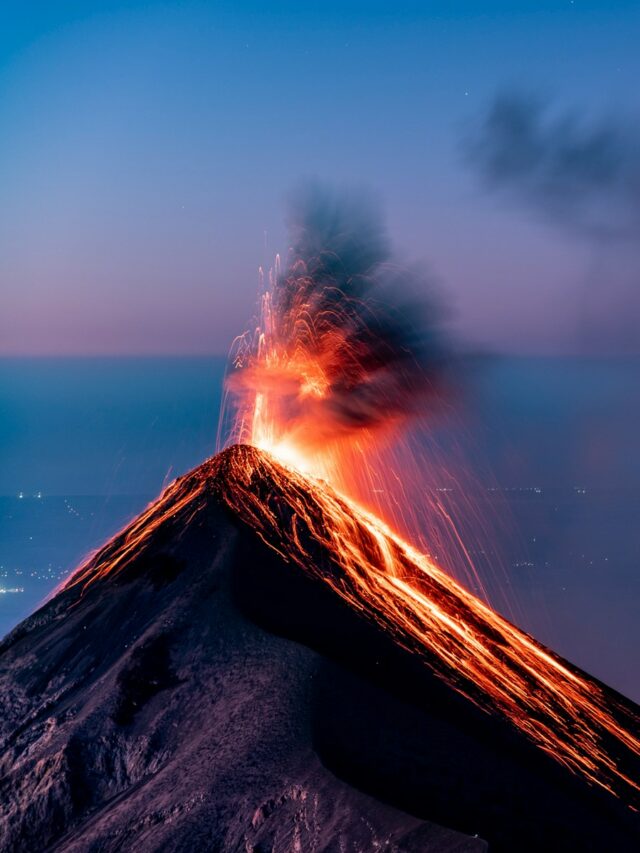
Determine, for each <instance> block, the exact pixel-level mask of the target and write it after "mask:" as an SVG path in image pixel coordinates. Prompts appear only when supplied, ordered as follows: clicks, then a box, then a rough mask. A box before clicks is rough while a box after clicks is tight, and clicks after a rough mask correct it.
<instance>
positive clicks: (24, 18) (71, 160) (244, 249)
mask: <svg viewBox="0 0 640 853" xmlns="http://www.w3.org/2000/svg"><path fill="white" fill-rule="evenodd" d="M87 10H90V11H87ZM639 36H640V5H639V4H638V3H637V2H628V3H625V2H617V3H616V2H613V3H612V2H607V3H605V2H582V0H575V2H573V0H558V2H548V0H538V2H535V3H533V2H521V3H515V2H509V3H507V2H482V3H481V2H465V3H463V2H420V3H403V2H399V3H398V2H396V3H377V2H371V0H370V2H367V3H364V2H363V3H354V2H349V0H343V2H340V3H337V2H332V0H329V2H323V3H314V4H305V3H287V2H270V3H268V4H266V3H265V4H259V3H250V2H235V3H230V2H224V3H213V2H211V3H192V2H184V3H178V2H165V3H155V2H147V3H141V2H100V0H97V2H92V3H90V4H87V3H81V2H61V0H50V2H42V3H37V2H31V3H29V2H19V3H18V2H5V3H3V4H2V10H1V11H0V127H1V128H2V133H1V134H0V180H1V183H2V192H3V204H2V206H1V207H0V286H1V288H2V310H1V311H0V354H5V355H21V354H56V355H62V354H73V355H84V354H97V353H99V354H136V353H138V354H150V353H158V354H167V355H168V354H176V353H181V354H187V353H194V354H197V353H201V354H206V353H214V354H215V353H218V354H221V353H225V352H226V351H227V349H228V346H229V344H230V342H231V339H232V338H233V337H234V335H236V334H237V333H238V332H240V331H242V329H243V328H244V326H245V324H246V322H247V319H248V317H249V315H250V313H251V310H252V306H253V303H254V299H255V294H256V289H257V281H258V277H257V268H258V266H259V265H260V264H267V265H268V264H269V263H270V262H271V260H272V258H273V256H274V254H275V252H277V251H281V252H285V251H286V248H287V241H286V232H285V229H284V226H283V217H284V211H285V203H286V198H287V195H288V193H289V192H290V191H291V190H292V189H295V187H296V186H297V185H298V184H299V182H300V181H302V180H305V179H308V178H317V179H319V180H321V181H325V182H327V183H332V184H338V185H344V184H348V185H354V186H363V187H366V188H368V189H371V190H373V191H374V192H375V193H377V195H378V196H379V198H380V200H381V202H382V204H383V206H384V208H385V209H386V211H387V216H388V224H389V229H390V233H391V235H392V238H393V240H394V243H395V246H396V249H397V250H398V252H399V253H400V256H401V257H403V258H406V260H407V262H412V261H415V260H419V261H424V262H426V263H427V265H428V267H429V269H430V270H431V272H432V277H433V279H434V281H435V282H436V283H437V284H438V285H439V286H440V287H441V288H442V289H443V291H444V293H445V295H446V298H447V299H448V301H449V303H450V307H451V312H450V313H451V318H452V324H453V326H454V328H455V330H456V331H457V332H458V333H459V335H460V336H461V338H462V339H463V340H464V341H466V342H468V343H469V344H471V345H480V346H482V347H489V348H491V349H495V350H498V351H507V352H517V353H534V354H549V353H554V354H562V353H588V354H602V353H605V354H609V353H630V352H637V351H638V348H639V346H640V345H639V344H638V340H637V334H636V329H637V320H638V317H639V316H640V309H639V297H638V292H639V290H640V287H639V286H638V284H639V282H640V258H639V253H638V249H637V248H636V247H637V245H638V243H640V241H638V239H637V238H638V236H639V235H640V154H639V153H638V152H639V151H640V147H638V145H637V144H636V143H637V141H638V138H639V135H640V131H639V129H638V128H639V119H640V114H639V111H638V105H637V81H638V79H639V75H640V54H639V53H638V50H637V45H638V42H639Z"/></svg>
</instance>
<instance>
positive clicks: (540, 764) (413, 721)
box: [0, 447, 640, 853]
mask: <svg viewBox="0 0 640 853" xmlns="http://www.w3.org/2000/svg"><path fill="white" fill-rule="evenodd" d="M387 558H388V560H389V561H390V563H389V571H386V570H385V569H384V566H383V565H381V564H380V559H383V560H384V559H387ZM367 561H369V564H368V565H365V564H366V563H367ZM371 561H373V562H371ZM419 569H420V561H419V559H417V558H414V556H413V555H412V553H411V552H410V551H407V550H406V549H405V548H404V546H403V545H402V543H400V544H398V542H396V541H395V540H393V537H389V536H387V534H386V533H385V532H384V531H383V530H382V529H381V528H379V526H377V525H376V524H373V523H369V521H368V520H367V518H366V514H362V513H360V511H359V510H358V511H356V509H355V508H352V507H350V506H349V505H348V504H347V503H346V502H344V501H343V500H342V499H340V498H339V497H338V496H335V495H333V494H332V493H331V492H330V490H325V489H324V487H322V486H320V485H314V484H313V483H311V482H309V481H308V480H306V479H305V478H303V477H300V476H297V475H293V474H291V472H288V471H286V470H285V469H283V468H281V467H280V466H279V465H277V463H275V462H274V461H273V460H272V459H271V458H270V457H267V456H265V455H264V454H261V453H260V452H259V451H256V450H255V449H252V448H248V447H234V448H230V449H229V450H227V451H225V453H223V454H220V455H219V456H218V457H215V458H214V459H213V460H210V461H209V462H207V463H205V464H204V465H202V466H200V467H199V468H197V469H196V470H194V471H193V472H191V473H190V474H188V475H187V476H185V477H183V478H181V479H180V480H178V481H176V483H174V484H173V485H171V486H170V487H169V488H168V489H167V490H166V492H165V493H164V494H163V496H162V497H161V498H160V499H159V500H158V501H157V502H156V503H155V504H153V505H152V506H151V507H150V508H149V509H148V510H147V511H146V512H144V513H143V514H142V515H141V516H140V517H139V518H138V519H136V520H135V521H134V522H133V523H132V524H131V525H130V526H129V527H128V528H127V529H126V530H125V531H124V532H123V533H122V534H121V535H119V536H118V537H116V538H115V539H114V540H112V542H110V543H109V544H108V545H107V546H105V548H104V549H102V551H101V552H99V553H98V554H97V555H96V556H95V558H93V559H92V560H91V561H89V563H87V565H86V566H84V567H83V568H82V569H81V570H79V572H77V573H76V575H75V576H74V577H73V578H72V580H71V581H70V583H69V584H68V585H67V587H66V588H65V589H64V590H63V591H61V592H60V593H59V594H58V595H57V596H56V597H55V598H54V599H53V600H52V601H51V602H49V604H47V605H46V606H45V607H44V608H42V609H41V610H40V611H38V612H37V613H36V614H34V616H32V617H31V618H30V619H28V620H26V621H25V622H24V623H22V625H20V626H19V627H18V628H17V629H16V630H15V631H14V632H13V633H12V634H11V635H9V637H7V638H6V640H5V641H4V643H3V644H2V646H1V647H0V696H1V697H2V702H3V706H4V711H5V713H4V715H3V719H2V721H1V724H0V738H1V742H0V751H1V752H0V754H1V756H2V757H1V759H0V775H1V779H2V781H1V782H0V785H1V787H0V831H2V833H3V836H2V844H1V846H2V849H5V848H6V849H8V850H12V849H15V850H33V849H47V848H48V849H58V850H63V849H64V850H65V851H66V850H82V851H85V850H96V851H98V850H100V851H102V850H104V851H111V850H121V849H127V850H128V849H133V848H137V849H139V850H140V851H147V850H185V851H186V850H190V851H191V850H196V851H197V850H220V851H235V850H242V851H245V850H254V851H268V850H271V851H277V853H280V851H283V853H286V851H289V850H291V851H294V850H295V851H300V853H306V851H320V850H336V851H341V850H345V851H347V850H353V851H357V850H360V851H369V850H376V849H386V850H394V849H396V850H408V851H411V850H416V851H418V850H419V851H440V850H442V851H445V850H460V851H461V850H482V849H486V845H485V843H484V842H483V841H481V840H480V839H476V838H473V837H472V836H474V835H475V834H479V835H480V836H481V837H482V838H486V839H488V841H489V843H490V849H491V850H492V851H518V853H523V851H533V850H535V851H542V850H545V851H546V850H551V851H553V850H581V851H588V850H593V851H602V850H616V851H621V853H624V851H635V850H637V849H639V845H640V833H639V831H638V823H637V814H634V813H633V812H631V811H630V810H629V809H628V808H627V804H626V802H625V801H624V797H626V796H633V795H634V791H635V790H636V788H635V786H636V784H637V781H638V777H639V774H638V773H637V770H638V766H637V762H636V753H635V752H634V749H635V734H634V732H633V731H632V729H631V728H630V727H631V726H632V724H633V721H634V720H635V719H636V717H635V714H636V711H637V709H635V708H634V707H633V706H632V703H629V702H628V701H627V700H624V698H623V697H620V696H618V695H617V694H614V693H613V692H612V691H609V690H607V688H606V687H605V686H604V685H600V684H598V683H597V682H595V681H594V680H593V679H590V678H589V677H588V676H586V675H585V674H584V673H580V671H579V670H577V669H575V668H573V667H571V665H570V664H568V663H567V662H566V661H562V660H561V659H560V658H557V656H554V655H553V654H552V653H551V652H548V651H547V650H544V649H542V647H539V646H537V644H535V642H534V641H532V640H531V639H530V638H527V637H526V635H522V634H521V632H517V629H514V628H513V626H509V625H508V623H504V621H503V620H502V621H501V620H499V618H496V619H493V617H491V616H490V615H484V611H483V609H482V606H480V605H479V603H477V602H476V603H474V601H475V600H473V601H471V599H470V598H469V596H468V594H467V593H465V592H464V591H463V590H460V589H459V588H455V585H452V584H451V582H450V581H449V580H447V579H446V578H445V577H441V576H439V575H438V572H437V570H435V569H434V571H433V572H428V573H427V574H425V575H424V576H422V575H420V572H419ZM398 572H399V573H400V574H397V573H398ZM411 572H413V579H412V583H415V584H416V586H415V587H413V586H412V587H410V589H409V590H408V593H409V594H410V595H414V594H417V595H418V597H419V599H420V602H419V604H420V606H419V608H418V609H417V610H416V609H414V608H412V607H411V606H410V605H409V604H407V603H406V596H405V597H404V598H401V597H398V596H395V592H394V590H395V589H398V588H399V589H401V590H402V589H404V588H405V587H403V586H402V585H403V584H404V583H405V579H406V578H409V577H410V574H409V573H411ZM416 572H418V574H416ZM394 573H396V574H394ZM394 584H395V586H394ZM398 585H399V586H398ZM405 586H406V584H405ZM405 592H406V590H405ZM394 596H395V597H394ZM433 614H436V615H437V618H438V620H439V621H433V622H432V623H430V622H429V619H431V616H432V615H433ZM394 620H395V621H394ZM425 620H426V621H425ZM412 631H413V634H411V632H412ZM460 637H462V641H460V639H459V638H460ZM300 643H302V644H304V645H300ZM520 655H522V656H523V657H522V659H520ZM528 655H530V656H529V657H528ZM536 661H537V663H536ZM536 666H537V667H538V669H537V670H536V669H535V667H536ZM483 667H484V668H483ZM486 667H488V668H489V669H488V670H486ZM531 667H534V669H531ZM486 671H489V672H490V673H493V674H494V676H495V684H493V683H492V682H490V681H489V682H488V681H487V679H486ZM474 672H476V673H477V679H476V680H474V679H473V678H471V677H470V676H471V675H472V674H473V673H474ZM556 673H557V675H558V680H557V683H555V682H554V681H553V678H554V674H556ZM550 678H551V681H550V680H549V679H550ZM521 685H524V686H525V688H526V689H525V690H523V689H522V687H521ZM564 690H566V691H567V692H566V694H565V693H564V692H563V691H564ZM571 691H573V692H571ZM529 693H530V695H529ZM591 693H593V696H591V695H590V694H591ZM574 700H575V701H576V702H578V703H581V704H579V707H577V708H576V707H574ZM528 708H530V709H531V711H530V712H529V713H527V709H528ZM594 714H595V716H593V715H594ZM589 715H592V716H589ZM601 720H602V721H603V722H602V724H601ZM574 725H575V726H576V729H575V731H574V730H573V729H572V726H574ZM607 726H608V727H609V728H608V729H607ZM618 729H619V732H620V734H618ZM544 736H549V737H556V736H557V739H558V740H557V744H558V750H559V752H558V755H560V756H564V757H565V758H566V760H568V761H573V770H574V772H570V771H569V769H567V767H568V766H572V765H570V764H569V765H567V766H563V764H562V762H560V761H559V760H557V756H556V758H553V757H551V756H550V754H549V752H550V750H549V751H545V750H544V749H540V747H539V746H537V745H536V743H539V742H540V739H541V738H542V737H544ZM574 740H575V744H578V747H577V748H575V749H574ZM585 749H587V750H588V749H591V750H592V751H591V752H589V751H587V752H585ZM563 750H564V752H563ZM574 753H575V755H574ZM591 755H593V756H595V762H596V763H595V764H594V768H595V769H594V774H595V773H600V772H601V771H602V774H603V776H602V778H603V779H604V780H605V781H607V780H608V779H609V777H610V779H611V785H612V786H617V789H616V790H613V791H611V792H610V791H609V790H606V789H604V788H602V787H601V786H600V785H599V783H598V782H593V780H589V776H588V773H587V774H585V773H580V772H576V768H577V769H578V771H579V770H580V767H581V766H582V764H581V762H583V761H584V760H586V767H587V771H588V769H589V761H590V757H591ZM610 759H611V762H610ZM598 762H600V764H598ZM608 762H610V763H611V766H610V767H609V766H608ZM609 771H610V773H609V776H607V775H606V774H607V773H608V772H609ZM607 784H609V783H608V782H607ZM409 814H410V815H413V816H409ZM423 821H435V822H436V823H426V822H423ZM437 824H440V825H442V826H450V827H454V828H455V830H457V831H459V832H463V833H466V834H467V836H466V837H465V836H464V835H459V834H457V832H454V831H450V830H445V829H442V828H441V826H438V825H437Z"/></svg>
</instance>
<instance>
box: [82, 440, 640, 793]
mask: <svg viewBox="0 0 640 853" xmlns="http://www.w3.org/2000/svg"><path fill="white" fill-rule="evenodd" d="M212 497H214V498H215V499H216V501H221V502H222V503H224V504H225V505H226V506H227V507H228V508H229V509H230V510H231V511H232V512H233V514H234V515H235V516H236V517H238V518H240V519H241V520H242V521H244V522H245V523H246V524H247V525H248V526H249V527H250V528H251V529H252V530H253V531H255V532H256V533H257V534H258V536H260V537H261V539H262V540H263V541H264V542H265V543H266V544H267V545H268V546H269V547H270V548H272V549H273V550H274V551H276V552H277V553H278V554H279V555H280V556H281V557H282V558H283V559H284V560H287V561H289V562H291V563H293V564H294V565H296V566H298V567H299V569H300V570H301V571H303V572H305V573H307V574H308V575H310V576H311V577H313V578H315V579H316V580H318V581H320V582H321V583H323V584H327V585H328V586H329V587H330V588H331V589H332V590H333V591H334V593H335V594H336V595H337V596H339V597H340V598H341V599H343V600H345V601H347V602H348V603H349V605H351V607H353V609H354V610H355V611H357V612H358V613H360V614H361V615H363V616H364V617H365V618H367V619H369V620H371V621H373V622H375V623H376V624H378V625H379V626H381V627H382V628H383V629H384V630H386V631H388V632H390V633H391V635H392V636H393V638H394V639H395V641H396V642H397V643H399V644H400V645H402V646H403V647H404V648H406V649H407V650H408V651H410V652H411V653H412V654H415V655H418V656H419V657H420V658H422V660H423V661H424V663H425V665H427V666H428V667H430V668H431V670H432V671H434V672H435V673H436V674H437V675H438V676H439V677H440V678H441V679H442V680H444V681H445V682H446V683H447V684H449V685H450V686H451V687H452V688H453V689H454V690H456V691H458V692H459V693H461V694H462V695H464V696H466V697H467V698H468V699H469V700H471V701H472V702H474V703H475V704H476V705H478V706H479V707H481V708H482V709H484V710H485V711H487V712H493V713H498V714H500V715H501V716H502V717H504V718H506V719H507V720H509V721H510V722H511V724H512V725H513V726H515V727H516V728H517V729H518V730H519V731H521V732H522V733H523V734H524V735H525V736H526V737H527V738H528V739H529V740H531V741H532V742H533V743H535V744H536V745H537V746H539V747H540V748H541V749H543V750H544V751H545V752H546V753H548V754H549V755H551V756H553V757H554V758H555V759H556V760H557V761H559V762H561V763H562V764H563V765H564V766H566V767H567V768H569V770H571V771H572V772H574V773H576V774H579V775H580V776H582V777H583V778H584V779H586V780H588V782H590V783H592V784H595V785H598V786H600V787H601V788H603V789H605V790H607V791H609V792H610V793H611V794H613V795H615V796H616V797H619V798H620V799H621V800H622V801H623V802H625V803H626V804H627V805H629V806H630V807H631V808H633V809H636V810H637V809H639V808H640V785H639V784H638V781H637V778H634V775H633V774H634V770H633V768H634V767H637V762H638V759H640V739H639V738H638V735H637V730H638V723H639V720H638V718H637V716H636V710H635V708H634V706H633V705H632V703H630V702H627V701H626V700H625V699H624V698H623V697H620V696H618V695H617V694H615V693H613V691H610V690H608V689H607V688H604V687H603V686H602V685H601V684H600V683H599V682H597V681H596V680H595V679H593V678H591V677H590V676H588V675H587V674H585V673H583V672H581V671H580V670H579V669H577V668H575V667H573V666H572V665H571V664H569V663H567V662H566V661H564V660H563V659H562V658H560V657H559V656H558V655H556V654H554V653H553V652H552V651H550V650H548V649H546V648H545V647H544V646H542V645H541V644H540V643H538V642H536V640H534V639H533V638H531V637H530V636H528V635H527V634H525V633H524V632H523V631H520V630H519V629H518V628H516V627H515V626H514V625H512V624H511V623H509V622H508V621H507V620H505V619H504V618H502V617H501V616H500V615H498V614H497V613H495V612H494V611H493V610H491V608H490V607H488V606H487V605H486V604H484V603H483V602H482V601H480V600H479V599H477V598H476V597H475V596H473V595H472V594H471V593H470V592H468V591H467V590H466V589H464V588H463V587H462V586H461V585H460V584H459V583H457V582H456V581H455V580H453V579H452V578H451V577H449V576H448V575H447V574H446V573H445V572H443V571H442V570H441V569H440V568H439V567H438V566H437V565H436V564H435V563H434V562H433V561H432V560H430V559H429V558H428V557H426V556H425V555H424V554H421V553H419V552H418V551H416V550H415V549H414V548H413V547H412V546H411V545H410V544H408V543H407V542H405V541H404V540H403V539H402V538H401V537H399V536H398V535H397V534H395V533H394V532H393V531H392V530H390V529H389V527H388V526H387V525H386V524H385V523H384V522H382V521H381V520H380V519H378V518H376V517H375V516H373V515H372V514H371V513H369V512H367V511H366V510H363V509H362V508H361V507H359V506H357V505H356V504H354V503H353V502H352V501H349V500H348V499H346V498H344V497H343V496H341V495H339V494H337V493H336V492H335V491H334V490H333V489H332V488H331V487H330V486H328V485H327V484H326V483H325V482H323V481H319V480H315V479H312V478H310V477H308V476H306V475H303V474H301V473H297V472H295V471H293V470H291V469H289V468H285V467H284V466H283V465H281V464H280V463H279V462H277V461H276V460H275V459H273V458H272V457H271V456H269V455H268V454H266V453H264V452H262V451H259V450H256V449H255V448H252V447H248V446H234V447H231V448H229V449H228V450H226V451H224V452H223V453H220V454H218V455H217V456H215V457H214V458H213V459H212V460H210V461H209V462H208V463H205V464H204V465H202V466H200V468H197V469H196V470H195V471H194V472H192V473H191V474H188V475H186V476H185V477H182V478H180V479H179V480H176V481H175V482H174V483H172V484H171V485H170V486H169V487H168V488H167V489H166V491H165V492H164V494H163V495H162V496H161V498H159V500H158V501H157V502H156V503H154V504H152V505H151V506H150V507H149V508H148V509H147V510H146V512H144V513H143V514H142V515H141V516H140V517H139V518H138V519H137V520H136V521H135V522H134V523H133V524H131V525H130V527H129V528H127V529H126V530H125V531H123V533H122V534H120V535H119V536H117V537H115V538H114V539H113V540H112V542H110V543H108V544H107V545H106V546H105V547H104V548H103V549H102V551H101V552H99V553H98V554H97V555H96V557H95V558H93V559H92V560H91V561H90V562H89V563H87V564H86V565H85V566H83V567H81V568H80V569H79V570H78V571H77V572H76V573H75V575H74V576H73V577H72V578H71V579H70V581H69V582H68V583H67V585H66V588H71V587H75V586H80V587H84V586H86V585H89V584H92V583H94V582H95V581H97V580H98V579H100V578H102V577H107V576H111V577H115V576H117V575H118V574H119V573H121V572H123V571H125V570H126V568H127V566H128V565H129V564H131V562H132V561H133V560H134V558H135V557H136V556H138V555H140V554H141V553H143V552H144V549H145V547H146V546H147V545H148V544H149V543H150V542H151V541H152V540H153V537H154V535H155V533H156V532H157V531H159V530H160V529H166V527H167V526H169V525H171V526H173V527H176V528H177V530H178V531H183V530H184V529H185V528H186V527H187V526H189V525H190V524H198V523H199V520H200V518H201V514H202V513H204V512H206V508H207V504H208V501H209V500H210V499H211V498H212Z"/></svg>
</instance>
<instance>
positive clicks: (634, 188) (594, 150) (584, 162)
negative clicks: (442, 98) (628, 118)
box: [464, 93, 640, 241]
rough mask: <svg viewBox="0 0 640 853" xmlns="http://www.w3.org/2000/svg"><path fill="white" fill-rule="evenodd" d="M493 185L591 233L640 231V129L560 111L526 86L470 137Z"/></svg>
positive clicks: (471, 151) (499, 103) (470, 150)
mask: <svg viewBox="0 0 640 853" xmlns="http://www.w3.org/2000/svg"><path fill="white" fill-rule="evenodd" d="M464 147H465V150H466V154H467V156H468V158H469V160H470V162H471V163H472V165H473V166H474V167H475V169H476V170H477V172H478V173H479V174H480V176H481V178H482V179H483V181H484V182H485V184H486V185H487V186H489V187H490V188H492V189H495V190H498V191H501V192H504V193H506V194H508V195H511V196H512V197H513V198H514V199H516V200H518V201H520V202H521V203H523V204H525V205H527V206H528V207H529V208H530V209H531V210H532V211H534V212H536V213H537V214H539V215H542V216H543V217H544V218H545V219H547V220H548V221H549V222H551V223H552V224H556V225H561V226H563V227H566V228H568V229H571V230H572V231H574V232H576V233H578V234H580V235H582V236H585V237H589V238H600V239H605V240H606V239H617V240H625V241H631V240H636V239H637V238H638V236H639V234H640V130H639V129H638V128H634V127H632V126H630V125H629V124H625V123H624V122H622V121H616V120H614V119H610V120H600V121H598V122H594V121H587V120H585V119H582V118H581V117H580V116H579V115H577V114H575V113H566V114H564V115H557V114H554V112H553V110H552V108H551V105H550V104H548V103H546V102H545V101H544V100H542V99H540V98H535V97H532V96H528V95H524V94H517V93H511V94H502V95H500V96H498V97H497V98H496V99H495V100H494V102H493V103H492V104H491V106H490V108H489V109H488V111H487V112H486V114H485V116H484V117H483V119H482V120H481V122H480V123H479V125H478V126H477V127H476V128H475V129H474V131H473V132H472V133H471V134H470V135H469V136H468V137H467V139H466V141H465V146H464Z"/></svg>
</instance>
